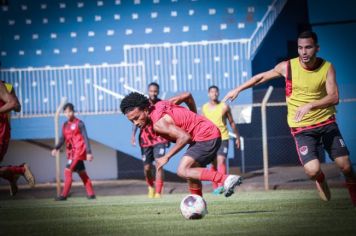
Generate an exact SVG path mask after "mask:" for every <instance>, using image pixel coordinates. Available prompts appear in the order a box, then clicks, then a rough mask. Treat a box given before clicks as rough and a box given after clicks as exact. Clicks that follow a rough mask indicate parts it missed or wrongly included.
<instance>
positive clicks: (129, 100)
mask: <svg viewBox="0 0 356 236" xmlns="http://www.w3.org/2000/svg"><path fill="white" fill-rule="evenodd" d="M149 105H150V102H149V101H148V98H146V97H145V96H144V95H142V94H140V93H136V92H132V93H130V94H128V95H126V96H125V97H124V99H122V101H121V104H120V109H121V112H122V113H124V114H126V113H127V112H129V111H132V110H133V109H135V108H136V107H138V108H139V109H141V110H143V109H145V108H146V107H148V106H149Z"/></svg>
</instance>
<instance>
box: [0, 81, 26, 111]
mask: <svg viewBox="0 0 356 236" xmlns="http://www.w3.org/2000/svg"><path fill="white" fill-rule="evenodd" d="M0 99H1V100H2V101H3V102H5V104H4V105H3V106H2V107H0V113H7V112H10V111H12V110H18V109H19V107H21V106H20V103H19V101H18V99H17V97H16V96H15V95H13V94H11V93H9V92H8V91H7V89H6V86H5V85H4V84H3V83H0Z"/></svg>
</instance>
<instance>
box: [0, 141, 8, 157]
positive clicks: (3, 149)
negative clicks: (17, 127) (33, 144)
mask: <svg viewBox="0 0 356 236" xmlns="http://www.w3.org/2000/svg"><path fill="white" fill-rule="evenodd" d="M8 147H9V143H8V142H3V143H0V162H1V161H2V160H3V159H4V157H5V154H6V153H7V148H8Z"/></svg>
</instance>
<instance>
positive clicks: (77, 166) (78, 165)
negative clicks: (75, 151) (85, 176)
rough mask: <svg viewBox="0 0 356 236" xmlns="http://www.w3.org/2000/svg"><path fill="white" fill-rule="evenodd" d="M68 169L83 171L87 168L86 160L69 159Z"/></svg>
mask: <svg viewBox="0 0 356 236" xmlns="http://www.w3.org/2000/svg"><path fill="white" fill-rule="evenodd" d="M66 168H67V169H70V170H71V171H72V172H81V171H84V170H85V165H84V161H82V160H68V162H67V165H66Z"/></svg>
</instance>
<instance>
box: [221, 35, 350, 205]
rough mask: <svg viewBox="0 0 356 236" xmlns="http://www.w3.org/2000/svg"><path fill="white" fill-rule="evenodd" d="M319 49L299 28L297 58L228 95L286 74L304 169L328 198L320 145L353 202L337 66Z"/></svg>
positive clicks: (291, 121) (230, 96) (292, 124)
mask: <svg viewBox="0 0 356 236" xmlns="http://www.w3.org/2000/svg"><path fill="white" fill-rule="evenodd" d="M318 51H319V45H318V38H317V35H316V34H315V33H314V32H310V31H306V32H303V33H301V34H300V35H299V37H298V54H299V57H297V58H293V59H291V60H289V61H283V62H281V63H279V64H278V65H276V67H275V68H274V69H272V70H269V71H267V72H263V73H260V74H257V75H255V76H253V77H252V78H251V79H250V80H249V81H247V82H246V83H244V84H242V85H241V86H239V87H237V88H235V89H234V90H232V91H230V92H229V93H228V94H227V95H226V97H225V98H224V100H228V99H230V100H234V99H235V98H236V97H237V96H238V95H239V93H240V92H241V91H243V90H245V89H247V88H250V87H253V86H255V85H259V84H262V83H264V82H266V81H268V80H271V79H274V78H279V77H282V76H283V77H284V78H285V79H286V100H287V107H288V116H287V120H288V124H289V126H290V129H291V133H292V135H293V137H294V140H295V144H296V146H297V152H298V155H299V159H300V161H301V163H302V164H303V166H304V170H305V173H306V174H307V175H308V176H309V177H310V179H311V180H313V181H315V183H316V187H317V189H318V190H319V195H320V198H321V199H322V200H324V201H329V200H330V198H331V194H330V190H329V187H328V184H327V182H326V179H325V176H324V173H323V171H322V170H321V168H320V162H319V159H318V158H319V152H318V150H319V147H320V146H321V145H322V147H323V148H324V149H325V150H326V151H327V152H328V153H329V156H330V158H331V159H332V160H334V161H335V163H336V165H338V166H339V167H340V169H341V171H342V173H343V174H344V176H345V178H346V185H347V188H348V190H349V194H350V198H351V201H352V203H353V205H354V206H356V176H355V172H354V171H353V169H352V165H351V162H350V158H349V151H348V149H347V147H346V144H345V142H344V140H343V138H342V136H341V133H340V131H339V128H338V126H337V124H336V119H335V112H336V110H335V105H337V104H338V102H339V92H338V86H337V83H336V74H335V69H334V67H333V65H332V64H331V63H330V62H328V61H326V60H324V59H322V58H319V57H317V56H316V54H317V52H318Z"/></svg>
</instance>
